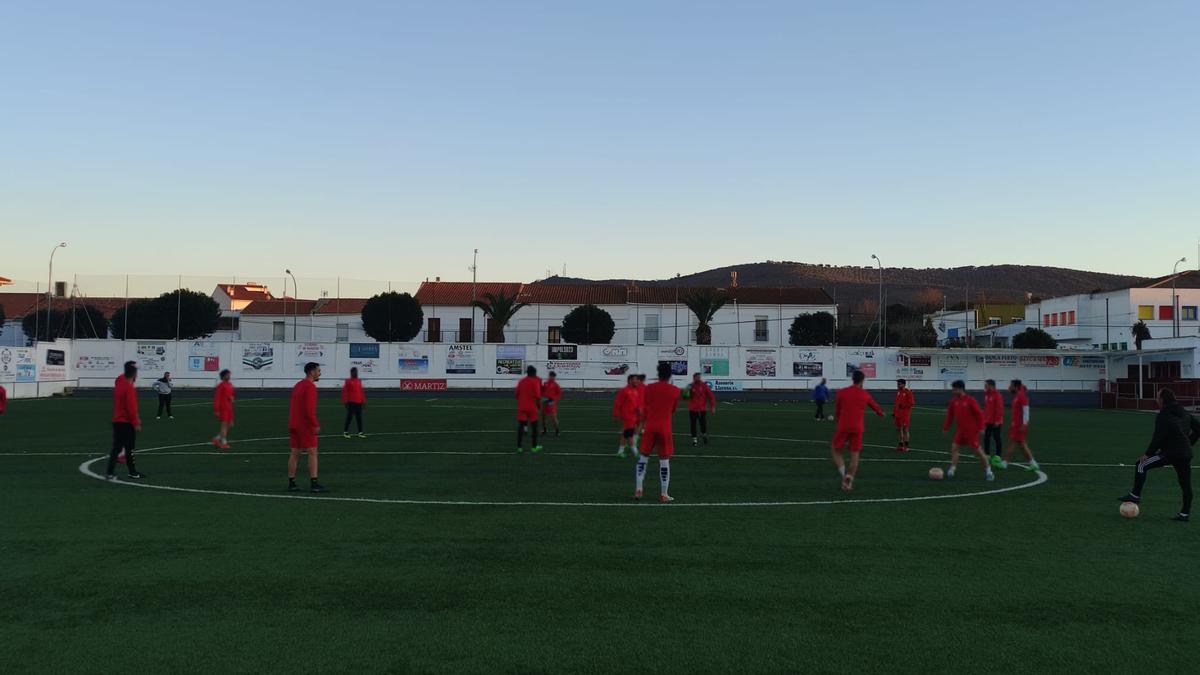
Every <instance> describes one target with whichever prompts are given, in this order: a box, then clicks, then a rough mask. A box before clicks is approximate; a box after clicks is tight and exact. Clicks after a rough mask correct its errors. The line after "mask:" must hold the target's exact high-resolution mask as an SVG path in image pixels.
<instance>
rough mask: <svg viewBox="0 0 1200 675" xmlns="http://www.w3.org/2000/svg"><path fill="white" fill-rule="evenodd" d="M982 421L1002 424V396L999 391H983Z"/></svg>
mask: <svg viewBox="0 0 1200 675" xmlns="http://www.w3.org/2000/svg"><path fill="white" fill-rule="evenodd" d="M983 423H984V424H1004V397H1003V396H1001V395H1000V392H999V391H996V390H992V391H985V392H983Z"/></svg>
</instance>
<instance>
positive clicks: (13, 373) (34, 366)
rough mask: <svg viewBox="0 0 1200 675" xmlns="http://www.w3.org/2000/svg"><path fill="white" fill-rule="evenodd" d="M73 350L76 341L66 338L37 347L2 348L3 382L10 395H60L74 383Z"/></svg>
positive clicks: (1, 371) (1, 382) (0, 349)
mask: <svg viewBox="0 0 1200 675" xmlns="http://www.w3.org/2000/svg"><path fill="white" fill-rule="evenodd" d="M72 350H73V344H72V343H71V342H69V341H66V340H62V341H58V342H43V343H41V344H39V345H37V346H36V347H0V384H2V385H4V388H5V389H6V390H7V391H8V395H9V397H10V398H39V397H44V396H53V395H55V394H60V393H62V392H63V391H64V390H65V389H66V388H67V387H73V386H75V379H74V375H73V373H72V369H71V353H72ZM60 362H61V364H62V365H59V363H60Z"/></svg>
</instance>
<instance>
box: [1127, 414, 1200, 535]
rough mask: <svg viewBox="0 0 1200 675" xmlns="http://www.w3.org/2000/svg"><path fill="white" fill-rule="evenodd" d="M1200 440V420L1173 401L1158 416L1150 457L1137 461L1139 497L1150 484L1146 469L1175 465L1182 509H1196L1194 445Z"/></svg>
mask: <svg viewBox="0 0 1200 675" xmlns="http://www.w3.org/2000/svg"><path fill="white" fill-rule="evenodd" d="M1197 440H1200V421H1197V420H1196V418H1194V417H1192V416H1191V415H1190V414H1188V411H1187V410H1184V408H1183V406H1181V405H1179V404H1178V403H1171V404H1168V405H1167V406H1165V407H1163V409H1162V410H1160V411H1159V412H1158V416H1157V417H1155V418H1154V437H1153V438H1151V439H1150V445H1149V447H1147V448H1146V457H1145V459H1142V460H1141V461H1139V462H1138V463H1137V469H1136V470H1135V473H1134V476H1133V490H1132V492H1131V494H1132V495H1133V496H1135V497H1141V496H1142V487H1143V486H1144V485H1145V484H1146V472H1147V471H1149V470H1150V469H1157V468H1159V467H1163V466H1171V467H1174V468H1175V475H1176V477H1178V478H1179V489H1180V490H1181V491H1182V492H1183V508H1182V509H1180V510H1179V512H1180V513H1191V509H1192V445H1194V444H1195V443H1196V441H1197Z"/></svg>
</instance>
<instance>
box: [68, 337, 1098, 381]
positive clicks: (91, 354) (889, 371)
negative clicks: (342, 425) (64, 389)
mask: <svg viewBox="0 0 1200 675" xmlns="http://www.w3.org/2000/svg"><path fill="white" fill-rule="evenodd" d="M352 350H353V351H354V352H355V353H356V354H357V355H356V356H355V357H352V356H351V353H352ZM360 350H369V351H375V350H377V353H378V356H372V355H369V354H368V355H362V354H361V351H360ZM548 350H549V348H548V347H547V345H492V344H489V345H479V344H476V345H472V344H436V345H429V344H417V343H409V344H398V343H397V344H377V343H339V344H335V343H311V344H310V343H291V342H289V343H261V344H259V343H248V342H203V341H201V342H180V343H175V342H155V341H128V342H122V341H119V340H79V341H76V342H75V343H74V354H73V358H71V359H69V364H70V366H71V367H72V372H71V375H72V376H74V377H77V378H78V381H79V384H80V386H91V387H95V386H101V387H104V386H109V385H111V383H112V380H113V378H115V377H116V376H117V374H118V373H119V372H120V368H121V364H123V363H124V362H125V361H126V360H137V361H139V363H140V368H141V378H140V381H139V383H140V385H141V386H144V387H148V386H150V385H151V383H152V382H153V381H154V380H155V379H156V378H158V377H159V376H161V374H162V373H163V371H164V370H170V371H171V372H172V376H173V379H174V380H175V382H176V385H177V386H179V387H181V388H188V387H197V388H208V387H212V386H214V385H215V384H216V381H217V372H218V371H219V370H221V369H223V368H229V369H230V370H232V371H233V378H234V381H235V383H237V384H239V385H240V386H243V387H287V386H290V385H291V384H292V383H293V382H295V381H296V380H297V379H299V378H300V377H301V376H302V367H303V364H304V363H305V362H306V361H310V360H311V361H317V362H318V363H321V364H322V365H323V369H324V371H325V375H324V378H325V379H324V380H323V381H322V383H321V386H323V387H330V388H336V387H338V386H340V383H341V380H342V379H343V378H345V377H346V376H347V375H348V373H349V370H350V367H351V366H353V365H357V366H359V367H360V369H361V370H362V373H361V375H362V377H363V379H364V380H365V381H366V386H368V387H371V388H391V389H395V388H397V387H400V386H401V383H402V381H405V380H409V381H412V380H421V381H428V380H430V379H432V380H435V381H442V380H444V381H445V382H446V383H447V386H448V387H451V388H458V387H463V388H508V387H511V386H512V385H513V384H515V382H516V380H517V379H518V378H519V377H520V372H521V371H522V370H523V368H524V367H525V366H527V365H533V366H535V367H537V368H538V371H539V372H540V373H541V374H542V375H545V374H546V372H548V371H549V370H555V371H557V372H558V373H559V378H560V380H561V381H562V382H563V386H564V387H567V388H615V387H619V386H621V385H622V384H623V383H624V379H625V374H627V373H628V372H643V373H647V374H649V375H650V376H651V377H653V374H654V372H655V368H656V366H657V364H658V362H659V361H660V360H664V361H677V362H679V363H680V364H681V365H683V368H682V369H683V370H684V372H686V373H692V372H697V371H701V370H703V371H704V372H706V373H708V374H707V375H706V377H707V378H708V379H709V380H713V381H716V383H717V385H718V388H721V389H746V390H753V389H767V390H770V389H774V390H787V389H806V388H811V387H812V386H814V385H815V384H816V383H817V382H818V381H819V380H820V378H821V377H826V378H828V379H829V381H830V382H831V383H832V384H833V385H834V386H841V385H844V384H845V383H846V382H848V381H849V372H851V370H852V369H854V368H860V369H862V370H864V372H866V373H867V374H868V377H869V380H868V384H869V386H871V387H872V388H881V389H891V388H892V381H893V380H894V379H895V378H896V377H905V378H907V379H908V380H909V381H910V382H911V383H912V386H913V388H914V389H946V388H948V387H949V383H950V382H951V381H953V380H955V379H964V380H966V381H967V382H968V384H969V385H970V386H971V387H973V388H981V387H982V386H983V380H984V379H987V378H989V377H990V378H993V379H996V380H1000V381H1007V380H1009V379H1012V378H1020V379H1022V380H1024V381H1025V382H1026V383H1027V384H1028V386H1029V387H1030V388H1031V389H1034V390H1037V389H1047V390H1063V389H1065V390H1072V391H1095V390H1096V388H1097V384H1098V382H1099V380H1100V379H1101V378H1103V377H1104V375H1105V366H1106V364H1107V363H1108V358H1109V357H1108V355H1103V354H1096V355H1079V354H1077V353H1072V352H1066V353H1063V352H1054V351H1027V350H1026V351H1020V352H1014V351H1003V350H919V349H912V350H906V349H897V348H888V349H875V348H864V347H837V348H834V347H820V348H805V347H790V346H788V347H782V348H780V347H777V346H768V347H748V346H743V347H722V346H713V347H697V346H694V345H693V346H686V345H681V346H678V347H676V346H671V345H660V346H621V345H593V346H579V347H578V348H577V354H576V356H577V358H574V359H569V360H551V359H549V352H548ZM256 355H257V356H263V355H267V356H268V359H267V360H269V361H270V363H269V364H265V363H263V362H260V363H259V364H258V366H257V367H256V366H255V364H254V357H255V356H256ZM401 358H405V359H408V360H407V361H405V362H404V363H405V364H407V365H406V366H402V365H401V361H400V359H401ZM498 359H499V360H500V362H499V363H498ZM418 364H425V365H424V366H423V367H422V366H419V365H418ZM454 364H460V365H459V366H458V367H457V368H456V367H454ZM505 364H509V365H510V366H511V368H510V369H511V370H512V371H514V372H513V373H511V374H507V373H498V372H497V369H498V366H503V365H505ZM796 364H799V365H796ZM206 368H207V370H206ZM471 370H473V371H474V372H468V371H471ZM455 371H457V372H455Z"/></svg>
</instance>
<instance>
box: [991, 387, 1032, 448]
mask: <svg viewBox="0 0 1200 675" xmlns="http://www.w3.org/2000/svg"><path fill="white" fill-rule="evenodd" d="M1008 393H1010V394H1012V404H1011V405H1012V419H1011V421H1010V422H1009V425H1008V447H1007V448H1005V449H1004V457H1003V458H1000V457H997V456H996V455H992V466H994V467H996V468H998V469H1007V468H1008V460H1010V459H1012V455H1013V449H1014V448H1015V447H1016V446H1018V445H1019V446H1021V452H1022V453H1023V454H1024V455H1025V460H1026V462H1027V463H1026V465H1025V470H1026V471H1037V470H1038V463H1037V460H1036V459H1034V458H1033V450H1030V449H1029V393H1028V392H1027V391H1026V390H1025V385H1023V384H1021V381H1020V380H1013V381H1012V382H1010V383H1009V384H1008Z"/></svg>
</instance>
